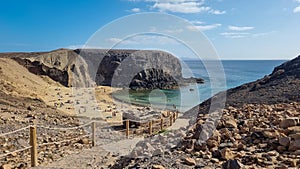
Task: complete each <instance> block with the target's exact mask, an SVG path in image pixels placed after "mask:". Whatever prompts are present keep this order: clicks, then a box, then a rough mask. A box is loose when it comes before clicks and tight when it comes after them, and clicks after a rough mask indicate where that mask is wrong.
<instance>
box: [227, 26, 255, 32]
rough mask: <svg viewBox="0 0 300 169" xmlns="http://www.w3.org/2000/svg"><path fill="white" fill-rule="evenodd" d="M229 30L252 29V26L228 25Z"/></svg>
mask: <svg viewBox="0 0 300 169" xmlns="http://www.w3.org/2000/svg"><path fill="white" fill-rule="evenodd" d="M228 29H229V30H232V31H248V30H252V29H254V27H251V26H228Z"/></svg>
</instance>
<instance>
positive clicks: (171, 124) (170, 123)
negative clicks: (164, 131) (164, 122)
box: [170, 114, 173, 126]
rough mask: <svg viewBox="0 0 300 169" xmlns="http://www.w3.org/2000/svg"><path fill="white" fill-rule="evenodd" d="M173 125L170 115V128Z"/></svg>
mask: <svg viewBox="0 0 300 169" xmlns="http://www.w3.org/2000/svg"><path fill="white" fill-rule="evenodd" d="M172 125H173V116H172V114H171V115H170V126H172Z"/></svg>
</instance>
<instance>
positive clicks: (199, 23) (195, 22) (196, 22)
mask: <svg viewBox="0 0 300 169" xmlns="http://www.w3.org/2000/svg"><path fill="white" fill-rule="evenodd" d="M187 22H190V23H191V24H195V25H201V24H204V23H205V22H202V21H197V20H195V21H188V20H187Z"/></svg>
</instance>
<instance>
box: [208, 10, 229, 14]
mask: <svg viewBox="0 0 300 169" xmlns="http://www.w3.org/2000/svg"><path fill="white" fill-rule="evenodd" d="M209 13H211V14H215V15H223V14H226V11H220V10H214V9H212V10H210V11H209Z"/></svg>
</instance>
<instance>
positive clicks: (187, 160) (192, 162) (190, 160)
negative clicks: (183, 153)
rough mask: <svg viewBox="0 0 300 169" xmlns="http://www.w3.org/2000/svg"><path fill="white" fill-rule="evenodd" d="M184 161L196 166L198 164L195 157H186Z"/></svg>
mask: <svg viewBox="0 0 300 169" xmlns="http://www.w3.org/2000/svg"><path fill="white" fill-rule="evenodd" d="M183 163H184V164H186V165H189V166H194V165H196V161H195V160H194V159H193V158H190V157H187V158H184V160H183Z"/></svg>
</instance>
